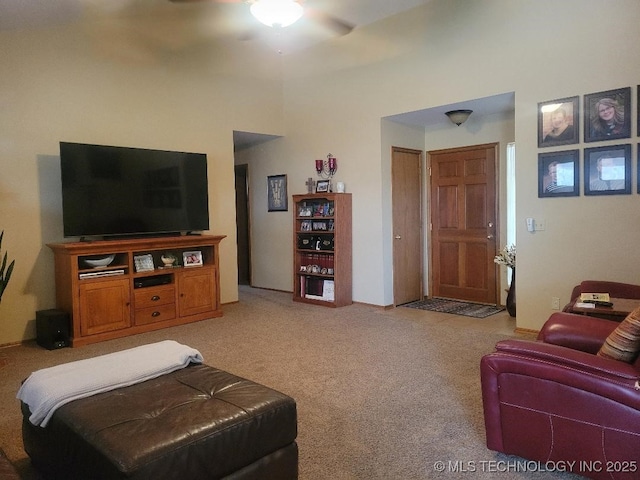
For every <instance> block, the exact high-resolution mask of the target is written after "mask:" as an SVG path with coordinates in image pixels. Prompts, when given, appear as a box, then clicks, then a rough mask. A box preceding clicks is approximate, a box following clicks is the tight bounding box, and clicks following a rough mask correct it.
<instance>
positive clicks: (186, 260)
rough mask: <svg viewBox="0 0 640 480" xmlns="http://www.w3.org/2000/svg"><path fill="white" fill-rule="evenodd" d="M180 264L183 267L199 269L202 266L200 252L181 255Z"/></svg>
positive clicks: (195, 251)
mask: <svg viewBox="0 0 640 480" xmlns="http://www.w3.org/2000/svg"><path fill="white" fill-rule="evenodd" d="M182 264H183V265H184V266H185V267H200V266H202V252H201V251H199V250H193V251H190V252H183V253H182Z"/></svg>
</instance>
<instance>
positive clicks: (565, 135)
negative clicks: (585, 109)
mask: <svg viewBox="0 0 640 480" xmlns="http://www.w3.org/2000/svg"><path fill="white" fill-rule="evenodd" d="M578 110H579V102H578V97H577V96H575V97H569V98H560V99H558V100H551V101H548V102H540V103H538V147H539V148H542V147H557V146H558V145H570V144H572V143H578V132H579V131H580V130H579V126H578V123H579V119H580V115H579V111H578Z"/></svg>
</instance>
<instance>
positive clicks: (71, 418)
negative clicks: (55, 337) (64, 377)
mask: <svg viewBox="0 0 640 480" xmlns="http://www.w3.org/2000/svg"><path fill="white" fill-rule="evenodd" d="M22 413H23V422H22V430H23V440H24V447H25V451H26V452H27V453H28V454H29V456H30V457H31V461H32V462H33V464H34V466H35V467H36V468H37V469H38V470H39V471H40V472H41V473H42V474H43V475H44V476H45V477H46V478H59V479H87V478H91V479H120V478H130V479H154V480H158V479H179V480H198V479H203V480H204V479H207V480H209V479H216V478H228V479H267V478H268V479H270V480H272V479H283V480H284V479H295V478H297V477H298V447H297V445H296V443H295V439H296V436H297V414H296V404H295V401H294V400H293V399H292V398H291V397H289V396H287V395H284V394H282V393H280V392H277V391H275V390H272V389H270V388H268V387H265V386H263V385H260V384H257V383H254V382H252V381H250V380H246V379H243V378H240V377H237V376H235V375H232V374H230V373H228V372H225V371H222V370H218V369H216V368H213V367H210V366H207V365H191V366H189V367H186V368H183V369H181V370H178V371H175V372H172V373H169V374H166V375H163V376H161V377H158V378H156V379H153V380H148V381H146V382H143V383H139V384H136V385H132V386H129V387H124V388H120V389H117V390H113V391H110V392H106V393H99V394H96V395H93V396H91V397H88V398H83V399H80V400H75V401H73V402H71V403H68V404H66V405H64V406H62V407H60V408H59V409H58V410H57V411H56V412H55V413H54V415H53V417H52V418H51V420H50V421H49V423H48V425H47V426H46V427H44V428H42V427H39V426H34V425H33V424H32V423H31V422H30V421H29V415H30V412H29V407H28V406H27V405H26V404H24V403H22Z"/></svg>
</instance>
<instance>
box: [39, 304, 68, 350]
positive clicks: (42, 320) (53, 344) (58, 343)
mask: <svg viewBox="0 0 640 480" xmlns="http://www.w3.org/2000/svg"><path fill="white" fill-rule="evenodd" d="M69 324H70V319H69V315H68V314H67V313H66V312H63V311H62V310H55V309H51V310H38V311H37V312H36V334H37V342H38V345H40V346H41V347H44V348H46V349H48V350H54V349H56V348H64V347H68V346H70V345H71V328H70V325H69Z"/></svg>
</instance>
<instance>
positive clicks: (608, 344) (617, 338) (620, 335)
mask: <svg viewBox="0 0 640 480" xmlns="http://www.w3.org/2000/svg"><path fill="white" fill-rule="evenodd" d="M638 353H640V307H638V308H636V309H635V310H634V311H633V312H631V313H630V314H629V315H627V318H625V319H624V320H623V321H622V322H621V323H620V325H618V327H616V329H615V330H614V331H613V332H611V334H610V335H609V336H608V337H607V339H606V340H605V341H604V344H602V347H600V350H599V351H598V356H600V357H606V358H612V359H614V360H620V361H623V362H627V363H632V362H633V361H635V359H636V358H637V356H638Z"/></svg>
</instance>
